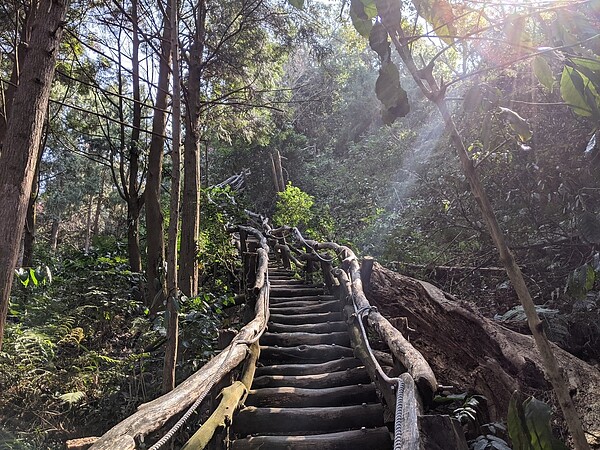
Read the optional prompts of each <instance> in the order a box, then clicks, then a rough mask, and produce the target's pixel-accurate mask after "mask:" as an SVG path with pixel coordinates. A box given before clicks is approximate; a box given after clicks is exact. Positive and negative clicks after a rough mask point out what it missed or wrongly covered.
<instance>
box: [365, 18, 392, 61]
mask: <svg viewBox="0 0 600 450" xmlns="http://www.w3.org/2000/svg"><path fill="white" fill-rule="evenodd" d="M369 46H370V47H371V49H372V50H373V51H374V52H376V53H377V54H378V55H379V58H380V59H381V61H384V62H385V61H389V59H390V57H391V48H390V43H389V41H388V33H387V31H386V29H385V27H384V26H383V24H382V23H381V22H377V23H375V25H373V28H372V29H371V33H370V34H369Z"/></svg>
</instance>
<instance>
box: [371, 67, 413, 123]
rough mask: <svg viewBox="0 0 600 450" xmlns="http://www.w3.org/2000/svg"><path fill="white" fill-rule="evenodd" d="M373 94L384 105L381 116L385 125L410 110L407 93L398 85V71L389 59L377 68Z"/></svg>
mask: <svg viewBox="0 0 600 450" xmlns="http://www.w3.org/2000/svg"><path fill="white" fill-rule="evenodd" d="M375 94H376V95H377V98H378V99H379V101H380V102H381V103H382V104H383V106H384V109H383V110H382V111H381V118H382V120H383V122H384V123H385V124H386V125H390V124H392V123H393V122H394V120H396V119H397V118H398V117H404V116H406V115H407V114H408V112H409V111H410V105H409V103H408V95H407V94H406V91H405V90H404V89H402V86H400V73H399V72H398V68H397V67H396V66H395V65H394V63H392V62H391V61H390V62H387V63H386V64H384V65H383V66H382V67H381V69H379V77H378V78H377V81H376V82H375Z"/></svg>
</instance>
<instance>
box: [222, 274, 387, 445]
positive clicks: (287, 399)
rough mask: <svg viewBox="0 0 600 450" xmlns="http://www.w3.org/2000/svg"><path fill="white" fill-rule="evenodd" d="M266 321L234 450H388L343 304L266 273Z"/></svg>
mask: <svg viewBox="0 0 600 450" xmlns="http://www.w3.org/2000/svg"><path fill="white" fill-rule="evenodd" d="M269 281H270V284H271V289H270V321H269V324H268V331H267V332H265V333H264V334H263V336H262V337H261V339H260V344H261V347H260V350H261V353H260V359H259V361H258V364H257V369H256V377H255V379H254V382H253V384H252V389H251V391H250V394H249V395H248V397H247V399H246V402H245V407H244V408H243V409H242V410H240V411H239V412H238V413H237V414H236V416H235V418H234V420H233V427H232V437H233V438H234V440H233V441H232V442H231V446H230V448H231V449H233V450H249V449H262V450H279V449H281V450H284V449H285V450H304V449H311V450H342V449H344V450H346V449H353V450H356V449H368V450H380V449H381V450H387V449H391V448H392V439H391V436H390V433H389V431H388V428H387V427H385V426H384V419H383V406H382V405H381V402H380V401H379V399H378V397H377V393H376V391H375V386H374V384H373V383H372V382H371V380H370V379H369V376H368V374H367V371H366V369H365V368H364V367H363V365H362V363H361V362H360V360H358V359H356V358H355V357H354V354H353V351H352V349H351V348H350V338H349V336H348V333H347V331H346V324H345V322H344V321H343V318H342V314H341V308H342V306H341V305H340V302H339V301H338V300H337V299H336V298H335V297H333V296H331V295H326V294H325V292H324V290H323V287H322V286H317V285H310V284H308V283H305V282H304V281H300V280H295V279H294V277H293V273H292V272H290V271H286V270H283V269H278V268H276V267H274V266H270V268H269Z"/></svg>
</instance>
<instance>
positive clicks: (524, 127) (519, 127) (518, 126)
mask: <svg viewBox="0 0 600 450" xmlns="http://www.w3.org/2000/svg"><path fill="white" fill-rule="evenodd" d="M500 111H502V112H503V113H504V115H505V117H506V119H507V120H508V123H509V125H510V127H511V128H512V129H513V131H514V132H516V133H517V134H518V135H519V138H520V139H521V141H523V142H527V141H528V140H529V139H531V136H532V134H531V129H530V128H529V123H528V122H527V121H526V120H525V119H523V118H522V117H521V116H520V115H519V114H517V113H516V112H514V111H513V110H512V109H508V108H503V107H501V106H500Z"/></svg>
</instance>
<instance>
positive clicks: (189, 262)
mask: <svg viewBox="0 0 600 450" xmlns="http://www.w3.org/2000/svg"><path fill="white" fill-rule="evenodd" d="M196 11H197V15H198V16H197V19H196V24H197V25H196V27H197V29H196V32H195V35H194V41H193V43H192V46H191V49H190V55H189V59H190V66H189V71H188V72H189V73H188V86H187V105H186V106H187V107H186V115H185V126H186V132H185V140H184V144H183V145H184V147H183V152H184V156H183V197H182V209H181V224H182V225H181V254H180V255H181V261H180V272H179V287H180V289H181V292H183V293H184V294H185V295H187V296H191V297H193V296H195V295H197V293H198V260H197V256H196V253H197V251H198V233H199V231H200V152H201V149H200V136H199V134H200V79H201V76H202V54H203V51H204V34H205V29H204V23H205V19H206V5H205V3H204V0H198V4H197V8H196Z"/></svg>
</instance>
